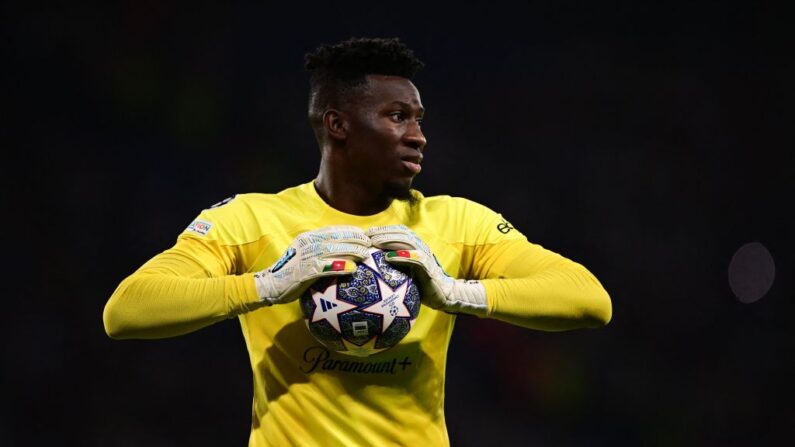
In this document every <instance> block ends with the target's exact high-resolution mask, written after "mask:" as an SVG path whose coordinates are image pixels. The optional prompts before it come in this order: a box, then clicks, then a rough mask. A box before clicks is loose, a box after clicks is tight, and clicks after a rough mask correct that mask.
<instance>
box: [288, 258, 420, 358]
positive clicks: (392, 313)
mask: <svg viewBox="0 0 795 447" xmlns="http://www.w3.org/2000/svg"><path fill="white" fill-rule="evenodd" d="M385 256H386V253H385V252H383V251H381V250H378V249H370V250H369V252H368V256H367V258H365V260H364V261H362V262H359V263H358V264H357V266H356V267H357V268H356V271H355V272H353V273H352V274H350V275H343V276H336V277H328V278H321V279H319V280H318V281H316V282H315V283H314V284H312V285H311V286H310V287H309V288H308V289H307V290H306V292H304V293H303V295H301V298H300V300H299V301H300V303H301V310H302V311H303V314H304V319H305V321H306V324H307V326H308V327H309V332H310V333H312V335H313V336H314V337H315V338H316V339H317V340H318V341H319V342H320V343H322V344H323V345H324V346H326V347H327V348H329V349H331V350H333V351H337V352H340V353H343V354H349V355H355V356H360V357H366V356H369V355H372V354H375V353H378V352H381V351H384V350H386V349H389V348H391V347H392V346H395V345H396V344H398V342H400V340H402V339H403V337H405V336H406V334H408V332H409V330H410V329H411V326H412V325H413V324H414V321H415V320H416V319H417V316H418V315H419V313H420V294H419V289H418V288H417V285H416V284H415V283H414V281H413V279H412V277H411V275H410V273H409V270H408V269H407V268H404V267H397V266H394V265H392V264H389V263H388V262H387V261H386V259H384V258H385Z"/></svg>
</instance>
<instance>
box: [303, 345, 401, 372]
mask: <svg viewBox="0 0 795 447" xmlns="http://www.w3.org/2000/svg"><path fill="white" fill-rule="evenodd" d="M303 361H304V362H303V364H302V365H301V366H299V368H300V369H301V371H303V372H305V373H306V374H310V373H313V372H319V371H324V372H325V371H339V372H342V373H348V374H388V375H395V374H399V373H401V372H403V371H405V370H406V369H407V368H409V367H410V366H411V365H413V364H414V363H413V362H412V361H411V359H410V358H409V357H403V358H402V359H401V358H399V357H395V358H392V359H389V360H381V361H378V362H368V361H364V360H356V359H355V358H350V359H344V360H341V359H335V358H332V357H331V352H330V351H329V350H328V349H326V348H325V347H323V346H310V347H308V348H306V350H305V351H304V357H303Z"/></svg>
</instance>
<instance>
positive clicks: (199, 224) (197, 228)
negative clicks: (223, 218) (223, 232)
mask: <svg viewBox="0 0 795 447" xmlns="http://www.w3.org/2000/svg"><path fill="white" fill-rule="evenodd" d="M212 227H213V224H211V223H210V222H206V221H203V220H194V221H193V222H191V224H190V225H188V228H186V229H185V231H192V232H194V233H197V234H201V235H202V236H206V235H207V233H209V232H210V229H212Z"/></svg>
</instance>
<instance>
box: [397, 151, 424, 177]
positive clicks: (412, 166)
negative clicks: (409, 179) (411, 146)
mask: <svg viewBox="0 0 795 447" xmlns="http://www.w3.org/2000/svg"><path fill="white" fill-rule="evenodd" d="M401 160H402V161H403V166H405V167H406V169H408V170H409V171H410V172H411V173H412V174H414V175H417V174H419V173H420V171H422V166H420V163H422V154H420V153H417V154H412V155H407V156H405V157H401Z"/></svg>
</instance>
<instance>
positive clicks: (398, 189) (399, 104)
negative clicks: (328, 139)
mask: <svg viewBox="0 0 795 447" xmlns="http://www.w3.org/2000/svg"><path fill="white" fill-rule="evenodd" d="M367 80H368V88H366V89H364V91H363V93H361V94H360V96H358V98H357V99H356V100H355V101H352V102H351V105H350V106H349V107H347V109H348V110H346V111H345V112H346V115H347V116H348V132H347V141H346V147H347V148H348V157H350V158H349V162H350V166H352V167H353V169H355V170H356V171H355V172H357V173H358V174H359V175H360V180H362V181H364V182H366V184H367V185H368V186H369V187H372V188H381V191H383V192H384V193H385V194H388V195H390V196H391V197H394V198H398V199H401V198H407V197H408V196H409V192H408V191H409V189H410V188H411V182H412V180H413V179H414V177H415V176H416V175H417V174H419V172H420V170H421V165H420V163H421V162H422V152H423V150H424V149H425V144H426V143H427V141H426V140H425V135H423V133H422V130H421V129H420V124H421V123H422V118H423V115H424V113H425V109H424V108H423V107H422V102H421V101H420V94H419V92H418V91H417V88H416V87H415V86H414V84H412V83H411V81H409V80H408V79H405V78H400V77H396V76H380V75H369V76H367ZM402 196H406V197H402Z"/></svg>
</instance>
